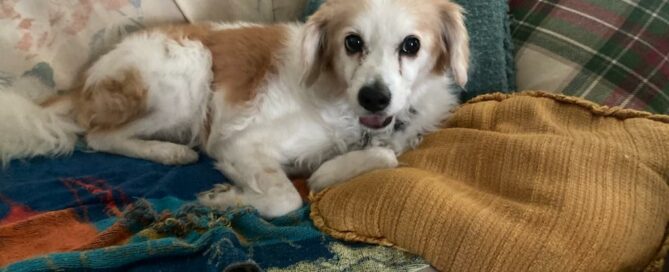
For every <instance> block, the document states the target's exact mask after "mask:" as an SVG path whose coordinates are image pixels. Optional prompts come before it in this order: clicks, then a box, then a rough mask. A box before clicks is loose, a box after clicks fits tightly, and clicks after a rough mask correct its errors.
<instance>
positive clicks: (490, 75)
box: [305, 0, 516, 100]
mask: <svg viewBox="0 0 669 272" xmlns="http://www.w3.org/2000/svg"><path fill="white" fill-rule="evenodd" d="M322 2H323V0H309V1H308V2H307V5H306V9H305V16H308V15H310V14H312V13H313V12H314V11H315V10H316V9H318V6H320V4H321V3H322ZM455 2H457V3H458V4H460V5H462V7H463V8H464V9H465V10H466V11H467V15H466V18H467V19H466V20H467V21H466V24H467V29H468V31H469V35H470V38H471V42H470V49H471V65H470V66H471V69H470V75H469V83H468V84H467V86H466V88H465V89H466V90H467V92H464V93H463V99H464V100H468V99H470V98H472V97H474V96H476V95H479V94H482V93H487V92H493V91H499V92H509V91H512V90H515V89H516V83H515V80H516V77H515V71H514V69H515V67H514V66H515V64H514V59H513V49H512V48H511V45H512V43H511V34H510V33H509V20H508V16H507V12H508V5H507V3H506V1H465V0H455Z"/></svg>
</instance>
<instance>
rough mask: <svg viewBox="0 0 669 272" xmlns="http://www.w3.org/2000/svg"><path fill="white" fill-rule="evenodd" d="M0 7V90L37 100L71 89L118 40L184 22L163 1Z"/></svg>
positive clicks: (69, 1)
mask: <svg viewBox="0 0 669 272" xmlns="http://www.w3.org/2000/svg"><path fill="white" fill-rule="evenodd" d="M0 6H1V8H0V59H1V60H2V61H0V90H1V89H5V88H8V87H9V88H11V87H15V88H16V89H17V91H19V92H22V93H28V94H27V95H31V96H42V97H43V96H48V95H52V94H53V91H54V89H68V88H70V87H71V86H72V84H73V81H74V80H75V77H76V76H77V74H78V73H79V71H81V70H82V69H83V68H84V67H85V66H86V64H87V63H88V62H89V61H90V60H91V59H92V58H95V57H97V56H99V55H100V54H102V53H104V52H105V51H106V50H107V49H109V48H110V47H111V46H112V45H114V44H115V43H116V42H117V41H119V40H120V38H121V37H122V36H124V35H126V34H128V33H130V32H133V31H135V30H138V29H141V28H143V27H145V26H151V25H155V24H162V23H173V22H185V19H184V18H183V16H182V15H181V12H179V8H178V7H177V6H176V5H175V4H174V3H173V2H172V1H164V0H143V1H137V0H130V1H129V0H125V1H116V0H114V1H112V0H109V1H78V0H64V1H16V0H10V1H2V3H1V4H0ZM39 91H41V92H39Z"/></svg>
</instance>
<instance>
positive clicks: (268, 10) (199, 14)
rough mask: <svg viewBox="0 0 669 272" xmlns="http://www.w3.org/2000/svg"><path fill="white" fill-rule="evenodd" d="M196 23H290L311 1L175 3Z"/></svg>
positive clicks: (197, 0)
mask: <svg viewBox="0 0 669 272" xmlns="http://www.w3.org/2000/svg"><path fill="white" fill-rule="evenodd" d="M174 1H175V2H176V3H177V5H178V6H179V8H180V9H181V11H182V12H183V14H184V16H185V17H186V18H187V19H188V20H189V21H191V22H196V21H207V20H213V21H250V22H262V23H268V22H286V21H296V20H298V19H299V18H300V17H301V16H302V14H303V12H304V7H305V5H306V2H307V0H174Z"/></svg>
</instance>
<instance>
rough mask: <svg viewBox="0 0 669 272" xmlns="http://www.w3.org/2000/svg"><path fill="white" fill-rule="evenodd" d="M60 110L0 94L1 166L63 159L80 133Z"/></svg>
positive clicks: (17, 96) (16, 95)
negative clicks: (18, 161) (16, 161)
mask: <svg viewBox="0 0 669 272" xmlns="http://www.w3.org/2000/svg"><path fill="white" fill-rule="evenodd" d="M60 110H61V108H60V107H52V108H48V109H44V108H41V107H40V106H38V105H35V104H34V103H33V102H32V101H30V100H28V99H26V98H25V97H22V96H20V95H18V94H16V93H14V92H10V91H3V90H0V120H1V121H0V162H2V164H3V165H6V164H7V163H9V161H10V160H12V159H19V158H31V157H35V156H47V155H48V156H58V155H66V154H69V153H71V152H72V151H73V150H74V145H75V143H76V141H77V137H76V133H79V132H81V131H82V130H81V128H79V127H78V126H77V125H76V124H75V123H74V122H73V121H72V120H71V119H70V118H67V117H66V116H64V115H63V114H62V112H60Z"/></svg>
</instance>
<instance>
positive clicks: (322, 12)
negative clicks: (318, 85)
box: [301, 2, 330, 86]
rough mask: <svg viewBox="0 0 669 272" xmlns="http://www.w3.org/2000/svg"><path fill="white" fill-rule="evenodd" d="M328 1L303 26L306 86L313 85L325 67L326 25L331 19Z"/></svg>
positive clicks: (304, 82)
mask: <svg viewBox="0 0 669 272" xmlns="http://www.w3.org/2000/svg"><path fill="white" fill-rule="evenodd" d="M327 5H328V2H326V3H325V4H323V6H321V8H320V9H319V10H318V11H317V12H316V13H314V14H313V15H312V16H311V17H309V20H307V22H306V24H305V25H304V28H303V33H302V45H301V47H302V48H301V51H302V55H301V57H302V65H303V66H304V74H303V76H302V83H303V84H305V85H306V86H311V85H313V84H314V83H315V82H316V80H318V78H319V77H320V75H321V72H322V70H323V67H324V59H323V58H324V54H325V46H326V33H325V27H326V25H327V23H328V21H329V14H330V12H329V9H328V7H327Z"/></svg>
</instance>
